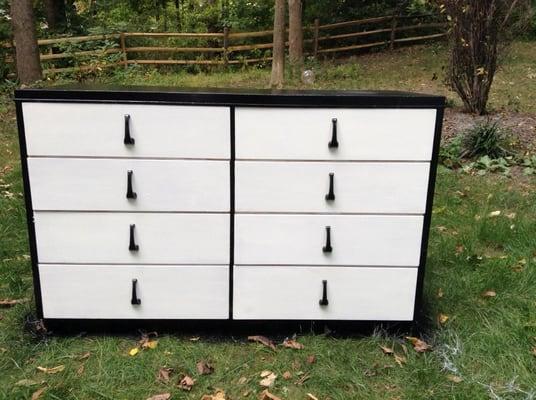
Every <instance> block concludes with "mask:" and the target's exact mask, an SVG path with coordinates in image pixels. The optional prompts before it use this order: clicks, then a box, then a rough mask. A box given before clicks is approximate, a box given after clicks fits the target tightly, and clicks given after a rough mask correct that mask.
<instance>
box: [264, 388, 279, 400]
mask: <svg viewBox="0 0 536 400" xmlns="http://www.w3.org/2000/svg"><path fill="white" fill-rule="evenodd" d="M259 400H281V398H280V397H277V396H276V395H275V394H272V393H270V392H269V391H268V389H264V390H263V391H262V392H261V394H260V396H259Z"/></svg>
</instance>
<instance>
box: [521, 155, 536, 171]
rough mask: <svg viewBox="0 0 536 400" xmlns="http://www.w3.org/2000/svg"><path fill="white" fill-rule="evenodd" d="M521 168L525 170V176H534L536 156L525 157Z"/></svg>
mask: <svg viewBox="0 0 536 400" xmlns="http://www.w3.org/2000/svg"><path fill="white" fill-rule="evenodd" d="M521 166H523V167H525V168H523V174H524V175H534V174H536V155H532V156H527V157H524V158H523V159H522V160H521Z"/></svg>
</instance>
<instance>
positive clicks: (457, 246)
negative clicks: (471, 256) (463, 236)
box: [455, 244, 465, 256]
mask: <svg viewBox="0 0 536 400" xmlns="http://www.w3.org/2000/svg"><path fill="white" fill-rule="evenodd" d="M464 250H465V247H464V246H463V245H462V244H458V245H456V252H455V254H456V255H457V256H459V255H460V254H462V253H463V251H464Z"/></svg>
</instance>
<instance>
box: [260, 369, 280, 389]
mask: <svg viewBox="0 0 536 400" xmlns="http://www.w3.org/2000/svg"><path fill="white" fill-rule="evenodd" d="M261 378H263V379H261V381H260V382H259V385H261V386H262V387H270V386H272V385H273V384H274V382H275V378H277V375H276V374H274V373H273V372H272V371H262V372H261Z"/></svg>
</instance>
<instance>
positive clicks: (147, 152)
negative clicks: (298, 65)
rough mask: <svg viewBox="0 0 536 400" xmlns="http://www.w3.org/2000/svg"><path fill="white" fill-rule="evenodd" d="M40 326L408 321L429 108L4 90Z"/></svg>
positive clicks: (425, 189)
mask: <svg viewBox="0 0 536 400" xmlns="http://www.w3.org/2000/svg"><path fill="white" fill-rule="evenodd" d="M15 101H16V109H17V121H18V127H19V137H20V148H21V162H22V172H23V180H24V189H25V201H26V209H27V221H28V231H29V241H30V253H31V260H32V269H33V278H34V288H35V300H36V309H37V314H38V317H39V318H42V319H44V321H45V323H47V322H48V323H60V324H61V323H63V322H72V321H79V322H88V323H90V322H91V321H108V322H109V323H110V324H112V325H113V324H114V323H117V322H118V321H119V320H120V321H123V322H124V321H127V320H128V321H140V320H143V321H148V322H149V323H152V322H154V323H155V324H156V322H158V321H162V320H165V321H173V320H177V321H187V320H218V321H232V322H233V323H238V322H244V323H245V322H247V321H282V320H292V321H294V320H297V321H316V320H319V321H320V320H337V321H413V320H415V318H416V317H417V316H418V313H419V310H420V309H421V304H422V286H423V278H424V269H425V262H426V250H427V242H428V233H429V228H430V218H431V209H432V199H433V192H434V182H435V174H436V166H437V156H438V147H439V141H440V134H441V123H442V117H443V107H444V98H443V97H439V96H432V95H422V94H413V93H404V92H360V91H264V90H218V89H175V88H158V87H143V88H140V87H98V86H78V87H76V86H69V87H55V88H49V89H20V90H17V91H16V93H15Z"/></svg>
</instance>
